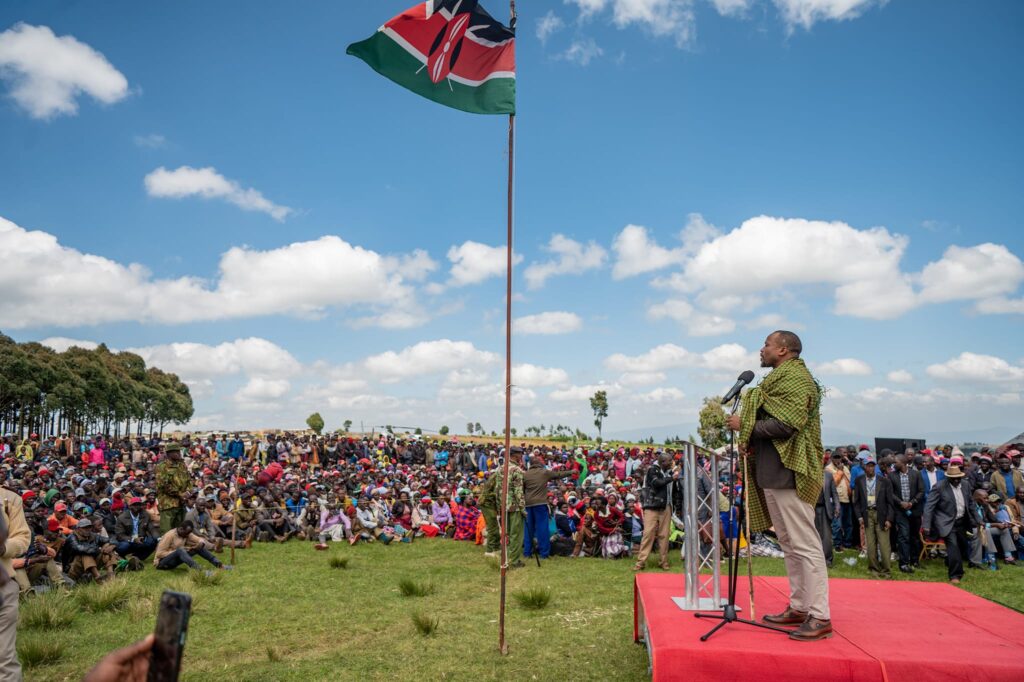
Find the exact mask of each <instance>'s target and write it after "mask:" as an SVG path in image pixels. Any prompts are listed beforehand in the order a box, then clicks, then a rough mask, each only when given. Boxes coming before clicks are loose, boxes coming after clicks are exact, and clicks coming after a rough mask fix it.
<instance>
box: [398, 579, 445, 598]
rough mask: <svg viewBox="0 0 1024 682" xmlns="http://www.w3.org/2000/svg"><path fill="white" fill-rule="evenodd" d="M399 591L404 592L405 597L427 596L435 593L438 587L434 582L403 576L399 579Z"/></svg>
mask: <svg viewBox="0 0 1024 682" xmlns="http://www.w3.org/2000/svg"><path fill="white" fill-rule="evenodd" d="M398 591H399V592H401V593H402V596H403V597H427V596H430V595H432V594H434V593H435V592H436V591H437V588H436V587H434V584H433V583H428V582H423V581H421V580H413V579H412V578H402V579H401V580H399V581H398Z"/></svg>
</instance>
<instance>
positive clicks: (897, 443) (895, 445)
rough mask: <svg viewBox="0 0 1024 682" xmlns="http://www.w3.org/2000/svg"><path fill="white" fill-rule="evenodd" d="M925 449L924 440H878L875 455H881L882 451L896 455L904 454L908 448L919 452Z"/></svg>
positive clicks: (876, 440)
mask: <svg viewBox="0 0 1024 682" xmlns="http://www.w3.org/2000/svg"><path fill="white" fill-rule="evenodd" d="M924 447H925V441H924V438H876V439H875V455H876V456H877V455H880V454H881V453H882V450H886V449H888V450H892V451H893V452H895V453H896V454H903V451H904V450H906V449H907V448H914V449H915V450H917V451H918V452H920V451H921V450H923V449H924Z"/></svg>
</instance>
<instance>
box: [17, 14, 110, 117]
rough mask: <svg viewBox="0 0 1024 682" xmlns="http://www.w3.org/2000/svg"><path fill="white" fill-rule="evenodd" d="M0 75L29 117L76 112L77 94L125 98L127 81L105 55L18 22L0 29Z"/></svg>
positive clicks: (69, 38)
mask: <svg viewBox="0 0 1024 682" xmlns="http://www.w3.org/2000/svg"><path fill="white" fill-rule="evenodd" d="M0 79H2V80H4V81H6V82H7V83H8V84H9V85H10V88H11V97H12V98H13V99H14V101H15V102H17V104H18V106H20V107H21V108H22V109H24V110H25V111H27V112H28V114H29V115H30V116H32V117H33V118H41V119H47V118H53V117H54V116H57V115H59V114H66V115H74V114H75V113H77V112H78V100H77V98H78V96H79V95H80V94H83V93H84V94H86V95H89V96H90V97H92V98H94V99H96V100H99V101H100V102H102V103H104V104H113V103H114V102H118V101H120V100H122V99H124V98H125V97H127V96H128V80H127V79H126V78H125V77H124V75H123V74H122V73H121V72H120V71H118V70H117V69H115V68H114V66H113V65H112V64H111V63H110V62H109V61H107V59H106V57H104V56H103V55H102V54H100V53H99V52H97V51H96V50H94V49H93V48H91V47H89V46H88V45H86V44H85V43H81V42H79V41H78V40H76V39H75V38H74V37H73V36H60V37H57V36H56V35H54V33H53V31H52V30H51V29H50V28H49V27H48V26H31V25H29V24H24V23H18V24H15V25H14V26H13V27H11V28H9V29H7V30H6V31H4V32H3V33H0Z"/></svg>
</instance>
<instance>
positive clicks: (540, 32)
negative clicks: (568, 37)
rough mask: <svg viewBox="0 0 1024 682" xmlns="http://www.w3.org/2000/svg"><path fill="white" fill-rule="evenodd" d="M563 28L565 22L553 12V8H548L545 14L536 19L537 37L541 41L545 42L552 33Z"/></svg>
mask: <svg viewBox="0 0 1024 682" xmlns="http://www.w3.org/2000/svg"><path fill="white" fill-rule="evenodd" d="M563 28H565V22H564V21H562V18H561V17H559V16H558V15H557V14H555V12H554V10H548V13H547V14H545V15H544V16H542V17H541V18H540V19H538V20H537V39H538V40H540V42H541V43H546V42H547V41H548V38H550V37H551V36H552V34H554V33H557V32H558V31H561V30H562V29H563Z"/></svg>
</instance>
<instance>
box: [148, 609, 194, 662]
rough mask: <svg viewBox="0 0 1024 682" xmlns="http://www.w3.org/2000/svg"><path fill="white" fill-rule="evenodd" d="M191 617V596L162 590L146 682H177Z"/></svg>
mask: <svg viewBox="0 0 1024 682" xmlns="http://www.w3.org/2000/svg"><path fill="white" fill-rule="evenodd" d="M191 614H192V597H191V596H190V595H187V594H185V593H183V592H172V591H170V590H166V591H164V594H163V596H162V597H161V598H160V613H159V614H158V615H157V617H156V629H155V631H154V633H153V634H154V637H155V639H154V641H153V648H152V650H151V651H150V654H149V675H148V677H147V678H146V679H147V680H148V682H177V680H178V674H179V673H180V672H181V654H182V653H183V652H184V650H185V636H186V635H187V634H188V619H189V616H190V615H191Z"/></svg>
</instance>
